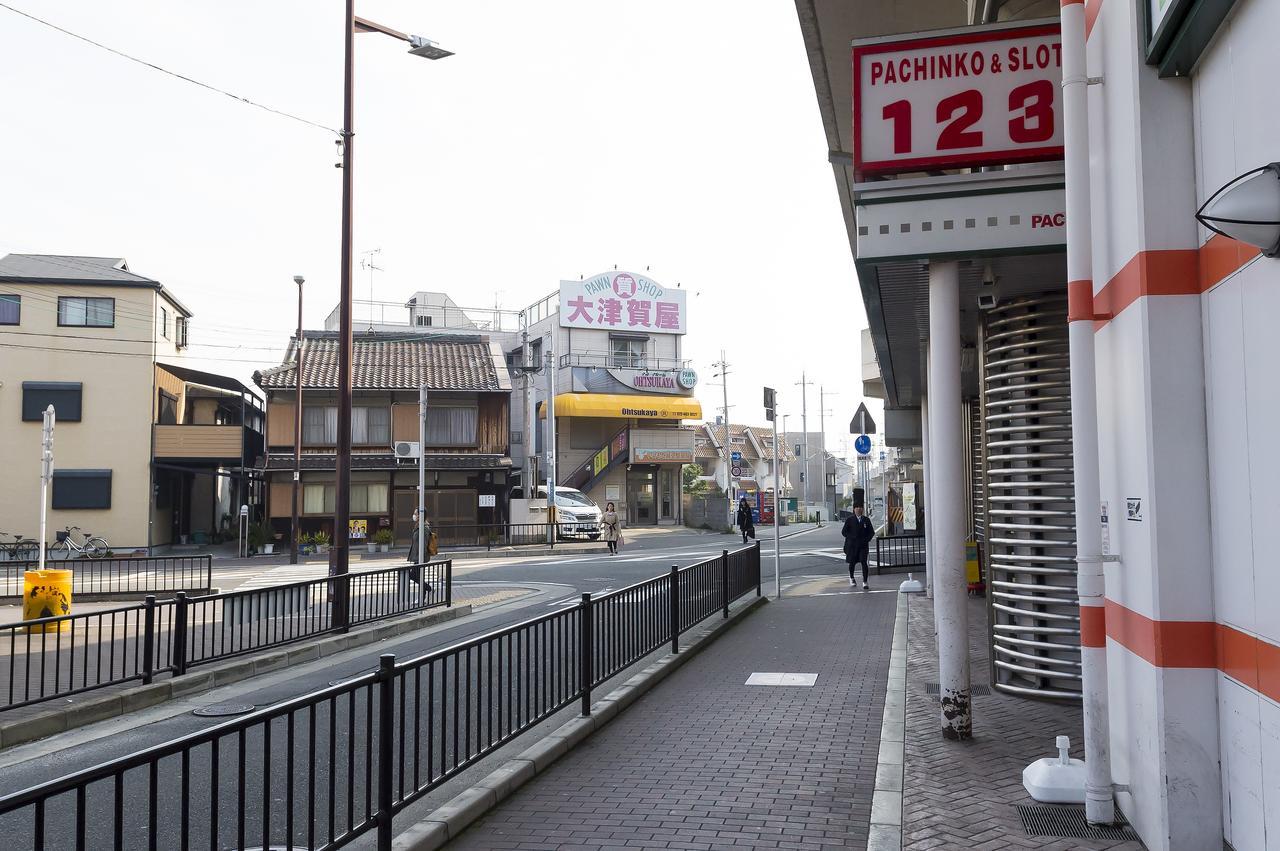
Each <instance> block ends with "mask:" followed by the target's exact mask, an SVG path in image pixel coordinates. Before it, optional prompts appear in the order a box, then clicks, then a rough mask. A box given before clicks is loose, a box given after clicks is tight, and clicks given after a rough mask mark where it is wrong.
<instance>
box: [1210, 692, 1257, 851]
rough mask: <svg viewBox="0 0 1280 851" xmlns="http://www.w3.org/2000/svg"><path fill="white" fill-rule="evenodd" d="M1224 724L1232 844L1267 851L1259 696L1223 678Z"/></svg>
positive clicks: (1238, 849) (1240, 850)
mask: <svg viewBox="0 0 1280 851" xmlns="http://www.w3.org/2000/svg"><path fill="white" fill-rule="evenodd" d="M1218 694H1219V700H1220V707H1221V709H1220V721H1221V724H1222V742H1223V748H1224V757H1225V759H1224V760H1223V762H1224V766H1223V767H1224V768H1225V769H1226V772H1227V783H1226V786H1227V800H1226V801H1225V802H1224V807H1225V808H1227V809H1228V810H1229V811H1230V813H1231V816H1230V818H1231V844H1232V846H1234V848H1235V850H1236V851H1267V846H1266V840H1265V833H1264V830H1265V828H1264V824H1265V817H1264V801H1263V785H1262V766H1261V764H1260V762H1259V759H1258V754H1259V752H1260V751H1261V749H1262V735H1261V731H1260V729H1259V706H1258V704H1259V700H1260V698H1259V697H1258V695H1257V694H1256V693H1255V692H1253V691H1250V690H1249V689H1247V688H1245V687H1244V686H1241V685H1240V684H1239V683H1237V682H1235V681H1234V680H1230V679H1227V678H1226V677H1220V678H1219V691H1218Z"/></svg>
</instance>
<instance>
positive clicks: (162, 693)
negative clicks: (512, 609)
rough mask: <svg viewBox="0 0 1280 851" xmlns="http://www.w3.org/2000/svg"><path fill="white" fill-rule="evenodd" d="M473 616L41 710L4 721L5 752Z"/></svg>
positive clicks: (286, 650)
mask: <svg viewBox="0 0 1280 851" xmlns="http://www.w3.org/2000/svg"><path fill="white" fill-rule="evenodd" d="M470 614H471V606H470V605H462V606H454V607H453V608H451V609H444V610H442V611H434V610H433V611H427V612H421V613H419V614H416V615H411V616H409V617H406V618H402V619H398V620H388V621H383V622H381V623H377V624H374V625H372V626H369V627H367V628H361V629H357V630H356V631H352V632H348V633H346V634H345V635H344V634H338V635H327V636H324V637H323V638H319V639H316V640H314V641H309V642H297V643H295V644H289V645H287V646H286V647H283V648H280V649H277V650H269V651H266V652H263V653H257V654H252V655H246V656H241V657H237V658H235V659H231V660H229V661H226V662H222V663H220V664H216V665H210V666H208V667H203V666H202V667H199V668H197V669H196V670H195V671H194V672H193V673H189V674H183V675H182V676H180V677H172V678H170V679H167V680H164V681H162V682H153V683H151V684H150V685H139V686H132V687H130V688H126V689H124V690H123V691H117V692H115V693H114V694H104V695H97V696H92V697H89V698H87V699H85V700H83V701H81V702H79V703H76V704H75V705H73V706H68V707H67V708H65V709H54V710H50V711H48V712H41V713H40V714H38V715H32V716H30V717H28V718H23V719H21V720H18V721H13V722H11V723H7V724H3V723H0V750H4V749H6V748H11V747H15V746H17V745H21V744H26V743H28V742H34V741H36V740H37V739H43V738H46V737H47V736H52V735H54V734H56V733H63V732H66V731H67V730H74V729H76V728H77V727H84V726H86V725H88V724H92V723H94V722H95V721H105V720H106V719H108V718H115V717H117V716H120V715H126V714H128V713H130V712H135V711H137V710H139V709H146V708H148V707H151V706H156V705H158V704H161V703H165V702H166V701H169V700H173V699H175V698H179V697H186V696H188V695H191V694H196V693H198V692H202V691H208V690H209V689H214V688H218V687H219V686H225V685H229V684H231V683H235V682H240V681H241V680H247V679H249V678H250V677H254V676H257V675H258V674H265V673H267V672H269V671H276V670H279V669H281V668H285V667H290V666H292V665H299V664H302V663H303V662H312V661H315V660H316V659H323V658H324V657H326V656H332V655H334V654H335V653H340V652H342V651H343V650H350V649H352V648H355V647H364V646H365V645H368V644H375V643H377V642H379V641H382V640H384V639H387V638H391V637H393V636H397V635H403V634H404V633H406V632H413V631H414V630H418V629H422V628H424V627H428V626H433V625H435V624H437V623H444V622H446V621H451V620H456V619H458V618H463V617H466V616H467V615H470ZM73 699H74V698H73Z"/></svg>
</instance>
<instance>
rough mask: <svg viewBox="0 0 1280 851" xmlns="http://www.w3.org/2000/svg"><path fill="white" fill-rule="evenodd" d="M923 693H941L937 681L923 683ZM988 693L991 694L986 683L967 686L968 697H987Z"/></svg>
mask: <svg viewBox="0 0 1280 851" xmlns="http://www.w3.org/2000/svg"><path fill="white" fill-rule="evenodd" d="M924 693H925V694H935V695H936V694H941V693H942V687H941V686H940V685H938V684H937V683H925V684H924ZM990 694H991V687H990V686H988V685H983V684H982V683H977V684H975V685H971V686H969V695H970V697H987V696H989V695H990Z"/></svg>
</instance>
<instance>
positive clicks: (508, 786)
mask: <svg viewBox="0 0 1280 851" xmlns="http://www.w3.org/2000/svg"><path fill="white" fill-rule="evenodd" d="M767 602H769V598H768V597H753V598H751V600H750V601H749V602H747V603H746V604H744V605H740V606H738V608H736V609H733V610H731V611H730V613H729V619H728V620H717V621H715V622H714V623H713V624H712V625H710V626H703V627H700V628H699V629H697V630H695V631H694V632H693V633H692V634H690V635H689V636H688V637H687V640H688V642H689V643H688V646H687V647H682V648H681V649H680V652H679V653H678V654H676V655H674V656H673V655H671V654H670V653H668V654H667V655H666V656H663V657H662V658H661V659H659V660H658V661H657V662H654V663H653V664H652V665H649V666H648V667H647V668H645V669H644V670H643V671H641V672H640V673H638V674H636V675H635V676H633V677H631V678H630V679H629V680H627V681H626V682H624V683H623V684H622V685H621V686H619V687H617V688H615V689H614V690H613V691H611V692H609V693H608V694H606V695H605V696H604V697H602V698H601V699H600V700H597V701H596V702H595V703H593V704H592V705H591V715H590V716H588V717H582V716H579V717H577V718H574V719H572V720H570V721H568V722H566V723H565V724H564V725H562V726H561V727H560V728H559V729H558V730H556V731H554V732H552V733H551V734H549V735H547V736H546V737H544V738H543V739H541V740H540V741H538V742H536V743H535V744H534V745H533V746H531V747H529V748H527V749H526V750H524V751H523V752H522V753H520V755H519V756H516V757H514V758H512V759H510V760H508V761H507V762H506V763H505V764H503V765H502V766H501V767H499V768H498V769H496V770H495V771H493V772H491V773H490V774H489V775H488V776H486V777H485V778H483V779H482V780H480V781H479V782H478V783H476V785H474V786H472V787H471V788H469V789H466V790H465V791H463V792H461V793H460V794H458V795H455V796H454V797H453V798H452V799H450V800H449V801H448V802H447V803H445V804H443V805H442V806H440V807H438V808H436V809H435V810H434V811H433V812H431V813H430V814H429V815H428V816H427V817H426V818H424V819H422V820H421V821H419V822H418V823H417V824H415V825H413V826H412V827H410V828H408V829H407V830H405V831H403V832H401V833H400V834H399V835H398V836H397V837H396V838H395V841H394V843H393V844H392V846H391V847H392V848H393V849H395V851H436V849H438V848H441V847H443V846H444V845H445V844H446V843H448V842H449V841H451V840H453V839H456V838H457V837H458V836H459V835H460V834H461V833H462V832H463V831H464V830H466V829H467V828H468V827H469V826H470V825H471V824H472V823H473V822H475V821H476V820H478V819H479V818H480V817H482V816H483V815H485V814H486V813H487V812H489V811H490V810H492V809H493V808H495V807H496V806H497V805H498V803H499V802H501V801H502V800H503V799H504V798H507V797H508V796H509V795H511V794H512V793H514V792H515V791H516V790H517V789H519V788H520V787H521V786H523V785H524V784H525V783H528V782H529V781H530V780H532V779H533V778H534V777H536V776H537V775H539V774H541V773H542V772H544V771H546V770H547V769H548V768H550V767H551V766H552V764H554V763H555V761H556V760H558V759H560V757H562V756H564V755H565V754H567V753H569V752H570V751H571V750H573V748H574V747H576V746H577V745H579V744H580V743H582V742H583V741H584V740H586V739H587V738H589V737H590V736H591V734H593V733H595V732H596V731H598V730H600V729H602V728H603V727H604V726H605V725H606V724H608V723H609V722H610V721H612V720H613V719H614V718H617V717H618V715H619V714H620V713H621V712H622V711H623V710H625V709H626V708H627V707H629V706H630V705H631V704H633V703H635V702H636V701H637V700H639V699H640V697H641V696H643V695H644V694H646V693H647V692H649V691H650V690H651V689H653V687H654V686H656V685H658V683H660V682H662V681H663V680H665V679H666V678H667V677H668V676H670V675H671V673H672V672H673V671H675V670H676V669H677V668H679V667H680V666H681V665H683V664H684V663H685V662H686V661H688V660H689V659H690V658H692V657H693V656H695V655H697V654H698V653H699V652H701V651H702V650H703V649H705V648H706V647H707V646H709V645H710V644H711V643H712V642H713V641H715V640H716V639H717V638H719V637H720V635H721V633H723V632H725V631H727V630H729V629H731V628H732V627H734V626H736V625H737V624H738V622H739V621H741V620H742V619H743V618H745V617H746V616H747V615H749V614H751V613H752V612H754V611H755V610H756V609H758V608H760V607H761V606H763V605H764V604H765V603H767Z"/></svg>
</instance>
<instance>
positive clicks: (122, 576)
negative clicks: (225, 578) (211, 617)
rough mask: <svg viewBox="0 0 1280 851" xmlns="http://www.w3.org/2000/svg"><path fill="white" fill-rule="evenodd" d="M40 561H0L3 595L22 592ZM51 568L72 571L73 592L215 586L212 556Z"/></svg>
mask: <svg viewBox="0 0 1280 851" xmlns="http://www.w3.org/2000/svg"><path fill="white" fill-rule="evenodd" d="M39 566H40V562H38V561H0V597H20V596H22V593H23V591H22V584H23V574H25V573H26V572H27V571H29V570H36V569H37V568H38V567H39ZM45 567H46V568H49V569H51V570H70V571H71V595H72V597H75V596H77V595H79V596H90V595H116V594H120V595H123V594H137V595H143V594H164V593H172V592H174V591H195V590H200V589H207V588H212V587H213V557H212V556H208V555H190V556H162V557H156V558H98V559H88V558H79V559H67V560H52V559H49V560H46V561H45Z"/></svg>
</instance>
